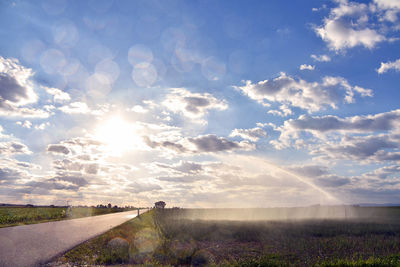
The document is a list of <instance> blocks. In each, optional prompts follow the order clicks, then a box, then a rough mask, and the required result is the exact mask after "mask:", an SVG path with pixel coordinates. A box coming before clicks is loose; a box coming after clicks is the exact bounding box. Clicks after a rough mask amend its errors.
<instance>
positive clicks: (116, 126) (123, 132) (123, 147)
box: [94, 116, 141, 155]
mask: <svg viewBox="0 0 400 267" xmlns="http://www.w3.org/2000/svg"><path fill="white" fill-rule="evenodd" d="M94 136H95V138H96V139H97V140H98V141H100V142H101V143H102V144H104V145H105V147H106V150H107V151H109V152H111V153H112V154H115V155H120V154H122V153H123V152H126V151H128V150H132V149H134V148H135V147H137V146H138V145H139V143H140V142H141V138H140V136H139V133H138V129H137V127H135V125H134V124H133V123H129V122H127V121H125V120H124V119H123V118H122V117H119V116H115V117H111V118H109V119H107V120H106V121H104V122H102V123H101V124H99V125H98V126H97V127H96V128H95V132H94Z"/></svg>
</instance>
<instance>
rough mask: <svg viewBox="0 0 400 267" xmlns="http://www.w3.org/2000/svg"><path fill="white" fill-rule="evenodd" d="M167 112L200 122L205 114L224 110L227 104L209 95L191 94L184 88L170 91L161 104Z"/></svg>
mask: <svg viewBox="0 0 400 267" xmlns="http://www.w3.org/2000/svg"><path fill="white" fill-rule="evenodd" d="M162 104H163V105H164V106H165V107H167V108H168V109H169V110H171V111H173V112H175V113H180V114H182V115H183V116H185V117H187V118H191V119H200V121H201V122H203V123H204V122H205V121H203V120H201V118H203V117H204V116H205V115H207V113H208V112H209V111H210V110H212V109H215V110H225V109H227V108H228V104H227V103H226V101H225V100H219V99H217V98H215V97H214V96H212V95H211V94H209V93H203V94H200V93H192V92H190V91H188V90H186V89H184V88H175V89H172V92H171V93H170V94H168V95H167V96H166V98H165V100H164V101H163V103H162Z"/></svg>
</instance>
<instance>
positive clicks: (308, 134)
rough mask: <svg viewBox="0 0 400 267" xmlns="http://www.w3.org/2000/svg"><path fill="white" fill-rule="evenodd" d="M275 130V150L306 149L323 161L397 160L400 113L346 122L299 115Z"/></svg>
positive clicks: (347, 119)
mask: <svg viewBox="0 0 400 267" xmlns="http://www.w3.org/2000/svg"><path fill="white" fill-rule="evenodd" d="M277 130H278V131H280V132H281V134H280V136H279V139H278V140H273V141H271V143H272V144H273V145H274V146H275V148H277V149H282V148H288V147H294V148H306V149H308V150H309V153H310V155H311V156H313V157H316V158H320V159H325V160H341V159H345V160H356V161H358V162H361V163H368V162H371V161H374V162H376V163H378V162H381V163H382V162H385V161H398V160H400V150H399V149H400V146H399V140H400V137H399V132H400V110H394V111H390V112H385V113H379V114H375V115H365V116H353V117H347V118H340V117H337V116H321V117H310V116H306V115H301V116H300V117H299V118H298V119H290V120H288V121H285V123H284V124H283V125H282V126H281V127H278V128H277Z"/></svg>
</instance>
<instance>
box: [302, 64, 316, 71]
mask: <svg viewBox="0 0 400 267" xmlns="http://www.w3.org/2000/svg"><path fill="white" fill-rule="evenodd" d="M299 69H300V70H314V69H315V66H312V65H308V64H301V65H300V67H299Z"/></svg>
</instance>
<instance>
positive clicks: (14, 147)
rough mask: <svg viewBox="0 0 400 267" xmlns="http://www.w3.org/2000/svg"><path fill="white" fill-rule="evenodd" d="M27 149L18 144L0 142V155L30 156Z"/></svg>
mask: <svg viewBox="0 0 400 267" xmlns="http://www.w3.org/2000/svg"><path fill="white" fill-rule="evenodd" d="M31 153H32V152H31V151H30V150H29V148H28V147H27V146H26V145H24V144H22V143H19V142H14V141H11V142H0V155H13V154H31Z"/></svg>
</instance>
